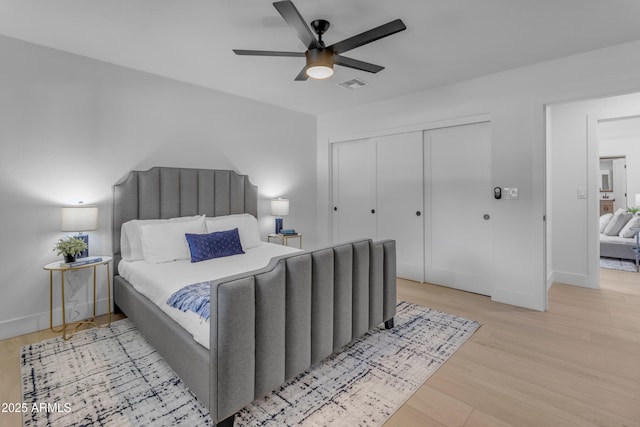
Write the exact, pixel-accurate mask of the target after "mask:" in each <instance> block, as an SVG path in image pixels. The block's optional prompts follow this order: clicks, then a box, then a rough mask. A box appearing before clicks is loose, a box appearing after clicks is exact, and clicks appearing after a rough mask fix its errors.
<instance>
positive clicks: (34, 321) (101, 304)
mask: <svg viewBox="0 0 640 427" xmlns="http://www.w3.org/2000/svg"><path fill="white" fill-rule="evenodd" d="M112 304H113V301H112ZM66 309H67V316H68V317H72V318H67V319H66V320H67V323H70V322H74V321H76V320H82V319H87V318H89V317H91V316H93V302H87V303H82V304H79V305H77V306H76V307H74V309H73V310H74V313H69V311H70V308H69V307H66ZM111 309H112V310H113V307H111ZM76 312H77V314H76ZM106 313H107V298H104V299H101V300H97V302H96V315H98V316H100V315H102V314H106ZM70 314H73V316H70ZM61 323H62V310H61V309H60V308H57V309H54V310H53V325H54V327H55V326H56V325H59V324H61ZM43 329H49V312H48V311H46V312H43V313H37V314H32V315H30V316H25V317H19V318H16V319H11V320H6V321H4V322H1V323H0V340H3V339H7V338H12V337H17V336H19V335H24V334H29V333H31V332H36V331H41V330H43Z"/></svg>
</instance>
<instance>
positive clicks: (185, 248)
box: [140, 218, 207, 264]
mask: <svg viewBox="0 0 640 427" xmlns="http://www.w3.org/2000/svg"><path fill="white" fill-rule="evenodd" d="M140 230H141V232H142V233H141V238H142V252H143V253H144V259H145V261H147V262H149V263H151V264H159V263H162V262H171V261H176V260H181V259H189V258H190V257H191V252H190V251H189V244H188V243H187V239H186V237H185V234H186V233H192V234H205V233H206V232H207V230H206V228H205V226H204V218H201V219H200V220H194V221H166V222H163V223H159V224H145V225H142V226H141V227H140Z"/></svg>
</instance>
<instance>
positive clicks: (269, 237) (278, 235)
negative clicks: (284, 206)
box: [267, 233, 302, 249]
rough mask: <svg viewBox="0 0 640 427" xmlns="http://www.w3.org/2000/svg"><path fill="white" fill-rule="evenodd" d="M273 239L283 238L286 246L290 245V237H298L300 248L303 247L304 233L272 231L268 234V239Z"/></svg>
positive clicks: (269, 240)
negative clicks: (277, 232)
mask: <svg viewBox="0 0 640 427" xmlns="http://www.w3.org/2000/svg"><path fill="white" fill-rule="evenodd" d="M271 239H281V240H282V244H283V245H284V246H289V239H298V248H300V249H302V233H296V234H276V233H271V234H269V235H268V236H267V241H268V242H269V243H271Z"/></svg>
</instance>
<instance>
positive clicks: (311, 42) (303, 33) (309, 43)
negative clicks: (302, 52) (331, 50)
mask: <svg viewBox="0 0 640 427" xmlns="http://www.w3.org/2000/svg"><path fill="white" fill-rule="evenodd" d="M273 7H275V8H276V10H277V11H278V12H279V13H280V15H282V17H283V18H284V20H285V21H286V22H287V24H289V26H290V27H291V28H293V30H294V31H295V32H296V33H297V34H298V37H299V38H300V40H302V43H304V45H305V46H306V47H307V49H316V48H319V47H320V43H318V40H316V37H315V36H314V34H313V32H312V31H311V28H309V26H308V25H307V23H306V22H305V21H304V18H303V17H302V15H300V12H298V9H296V7H295V5H294V4H293V3H291V2H290V1H277V2H275V3H273Z"/></svg>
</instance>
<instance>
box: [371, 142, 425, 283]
mask: <svg viewBox="0 0 640 427" xmlns="http://www.w3.org/2000/svg"><path fill="white" fill-rule="evenodd" d="M375 143H376V150H377V160H378V161H377V177H376V182H377V193H376V194H377V208H376V221H377V224H376V225H377V227H376V228H377V239H378V240H382V239H394V240H395V241H396V256H397V258H396V259H397V264H396V265H397V275H398V276H399V277H403V278H405V279H410V280H417V281H420V282H421V281H422V280H423V279H424V245H423V242H424V240H423V239H424V231H423V230H424V225H423V224H424V216H423V215H424V204H423V197H424V189H423V170H422V169H423V168H422V164H423V163H422V162H423V155H422V148H423V144H422V132H412V133H404V134H398V135H390V136H385V137H380V138H376V139H375Z"/></svg>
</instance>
